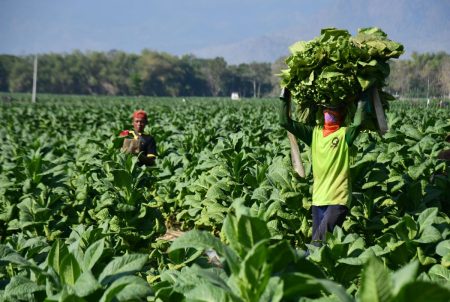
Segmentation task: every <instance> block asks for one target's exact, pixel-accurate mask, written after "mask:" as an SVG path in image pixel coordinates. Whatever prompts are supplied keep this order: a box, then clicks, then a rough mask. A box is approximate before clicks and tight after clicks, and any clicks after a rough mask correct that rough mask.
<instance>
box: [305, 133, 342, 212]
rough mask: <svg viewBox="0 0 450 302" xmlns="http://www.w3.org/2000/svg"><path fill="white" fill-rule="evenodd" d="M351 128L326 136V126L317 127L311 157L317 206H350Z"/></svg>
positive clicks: (314, 195) (314, 200)
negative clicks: (349, 141)
mask: <svg viewBox="0 0 450 302" xmlns="http://www.w3.org/2000/svg"><path fill="white" fill-rule="evenodd" d="M346 131H347V128H346V127H341V128H339V129H338V130H336V131H335V132H333V133H331V134H329V135H327V136H326V137H323V134H322V127H314V130H313V134H312V145H311V156H312V168H313V176H314V185H313V197H312V204H313V205H314V206H326V205H347V204H348V202H349V200H350V196H351V183H350V165H349V146H348V144H347V142H346V140H345V135H346Z"/></svg>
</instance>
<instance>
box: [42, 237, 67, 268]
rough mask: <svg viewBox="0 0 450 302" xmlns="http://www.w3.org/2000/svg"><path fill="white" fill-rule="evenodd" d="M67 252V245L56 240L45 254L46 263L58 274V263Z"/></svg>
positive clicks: (59, 263)
mask: <svg viewBox="0 0 450 302" xmlns="http://www.w3.org/2000/svg"><path fill="white" fill-rule="evenodd" d="M68 253H69V251H68V249H67V246H66V245H65V244H64V243H62V242H61V241H60V240H56V241H55V242H54V243H53V245H52V248H51V250H50V252H49V254H48V256H47V262H48V265H49V266H51V267H52V268H53V269H54V270H55V272H56V273H57V274H60V265H61V263H62V259H63V258H64V257H65V256H66V255H67V254H68Z"/></svg>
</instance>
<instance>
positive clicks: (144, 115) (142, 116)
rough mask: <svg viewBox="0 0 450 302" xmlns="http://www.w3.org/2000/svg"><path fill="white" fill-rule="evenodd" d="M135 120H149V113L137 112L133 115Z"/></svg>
mask: <svg viewBox="0 0 450 302" xmlns="http://www.w3.org/2000/svg"><path fill="white" fill-rule="evenodd" d="M133 118H142V119H145V120H146V119H147V112H145V111H144V110H142V109H141V110H136V111H135V112H134V113H133Z"/></svg>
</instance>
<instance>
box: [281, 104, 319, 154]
mask: <svg viewBox="0 0 450 302" xmlns="http://www.w3.org/2000/svg"><path fill="white" fill-rule="evenodd" d="M280 100H281V106H280V111H279V123H280V126H281V127H283V128H285V129H286V130H287V131H289V132H291V133H292V134H294V135H295V136H296V137H298V138H299V139H301V140H302V141H303V142H304V143H305V144H307V145H308V146H310V145H311V142H312V133H313V127H311V126H307V125H305V124H303V123H300V122H297V121H294V120H292V119H291V118H290V117H289V106H291V103H290V98H289V97H286V98H280Z"/></svg>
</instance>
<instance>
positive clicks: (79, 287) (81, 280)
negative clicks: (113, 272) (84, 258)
mask: <svg viewBox="0 0 450 302" xmlns="http://www.w3.org/2000/svg"><path fill="white" fill-rule="evenodd" d="M100 288H101V285H100V283H98V281H97V279H95V277H94V275H93V274H92V273H91V272H89V271H87V272H83V273H82V274H81V275H80V277H78V279H77V281H76V282H75V285H74V286H73V289H74V290H75V293H76V294H77V296H79V297H86V296H88V295H90V294H92V293H94V292H95V291H96V290H98V289H100Z"/></svg>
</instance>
